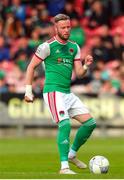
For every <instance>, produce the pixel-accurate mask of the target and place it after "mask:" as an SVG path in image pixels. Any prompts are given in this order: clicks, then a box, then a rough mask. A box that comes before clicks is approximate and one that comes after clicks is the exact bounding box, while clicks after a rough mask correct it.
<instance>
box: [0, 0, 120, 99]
mask: <svg viewBox="0 0 124 180" xmlns="http://www.w3.org/2000/svg"><path fill="white" fill-rule="evenodd" d="M58 13H65V14H67V15H69V16H70V18H71V23H72V30H71V35H70V39H71V40H73V41H75V42H77V43H78V44H79V46H80V48H81V58H82V60H83V59H84V57H85V56H86V55H87V54H92V55H93V57H94V64H93V66H92V68H91V69H90V70H89V71H88V73H87V75H86V76H85V77H84V78H83V79H78V78H76V76H75V73H74V72H73V75H72V82H71V88H72V91H73V92H75V93H78V94H96V95H101V94H108V95H109V94H116V95H120V96H123V95H124V1H123V0H61V1H60V0H35V1H30V0H1V1H0V93H7V92H10V93H24V91H25V73H26V68H27V66H28V64H29V62H30V60H31V57H32V55H33V54H34V52H35V50H36V48H37V46H38V45H39V44H41V43H42V42H44V41H46V40H48V39H50V38H51V37H52V36H53V35H54V28H53V23H52V18H53V16H55V15H56V14H58ZM43 83H44V65H43V64H41V65H40V66H39V67H38V68H37V69H36V71H35V75H34V81H33V90H34V92H35V93H40V92H41V91H42V88H43Z"/></svg>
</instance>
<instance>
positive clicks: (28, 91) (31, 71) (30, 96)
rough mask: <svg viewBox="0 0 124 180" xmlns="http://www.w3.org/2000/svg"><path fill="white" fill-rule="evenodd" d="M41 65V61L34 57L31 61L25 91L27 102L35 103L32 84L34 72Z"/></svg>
mask: <svg viewBox="0 0 124 180" xmlns="http://www.w3.org/2000/svg"><path fill="white" fill-rule="evenodd" d="M40 63H41V60H40V59H39V58H38V57H37V56H36V55H34V56H33V58H32V59H31V62H30V64H29V65H28V68H27V71H26V90H25V101H26V102H33V93H32V82H33V78H34V70H35V68H36V67H37V66H38V65H39V64H40Z"/></svg>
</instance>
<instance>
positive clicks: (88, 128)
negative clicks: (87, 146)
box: [71, 118, 96, 151]
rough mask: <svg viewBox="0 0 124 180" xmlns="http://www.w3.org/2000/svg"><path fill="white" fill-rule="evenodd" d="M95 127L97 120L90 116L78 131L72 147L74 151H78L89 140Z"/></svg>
mask: <svg viewBox="0 0 124 180" xmlns="http://www.w3.org/2000/svg"><path fill="white" fill-rule="evenodd" d="M95 127H96V121H95V120H94V119H93V118H90V119H89V120H87V121H86V122H84V123H83V124H82V126H81V127H80V128H79V129H78V131H77V133H76V136H75V139H74V142H73V144H72V147H71V149H72V150H74V151H78V149H79V148H80V147H81V145H83V144H84V143H85V142H86V141H87V139H88V138H89V136H90V135H91V133H92V131H93V130H94V128H95Z"/></svg>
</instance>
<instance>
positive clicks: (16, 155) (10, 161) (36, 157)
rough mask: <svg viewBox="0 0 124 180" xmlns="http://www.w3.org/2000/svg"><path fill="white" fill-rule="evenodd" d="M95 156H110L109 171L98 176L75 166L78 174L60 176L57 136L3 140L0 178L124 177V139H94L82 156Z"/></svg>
mask: <svg viewBox="0 0 124 180" xmlns="http://www.w3.org/2000/svg"><path fill="white" fill-rule="evenodd" d="M94 155H104V156H106V157H107V158H108V159H109V162H110V169H109V172H108V173H107V174H102V175H95V174H92V173H90V171H89V169H86V170H80V169H77V168H76V167H75V166H73V165H71V168H72V170H74V171H75V172H77V173H78V174H76V175H59V174H58V171H59V166H60V164H59V156H58V150H57V145H56V140H55V138H26V139H0V179H9V178H11V179H14V178H16V179H21V178H23V179H31V178H32V179H47V178H49V179H110V178H111V179H118V178H121V179H122V178H124V138H103V139H98V138H93V139H92V138H90V140H89V141H88V142H87V143H86V145H84V147H82V148H81V149H80V151H79V152H78V157H79V158H80V159H82V160H83V161H84V162H87V163H88V162H89V160H90V159H91V157H93V156H94Z"/></svg>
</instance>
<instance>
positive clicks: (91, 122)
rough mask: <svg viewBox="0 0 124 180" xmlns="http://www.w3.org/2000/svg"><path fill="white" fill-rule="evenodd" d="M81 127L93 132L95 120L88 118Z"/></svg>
mask: <svg viewBox="0 0 124 180" xmlns="http://www.w3.org/2000/svg"><path fill="white" fill-rule="evenodd" d="M83 125H84V126H86V127H88V128H89V129H90V130H91V131H93V130H94V129H95V128H96V120H95V119H94V118H90V119H88V120H87V121H86V122H84V123H83Z"/></svg>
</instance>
